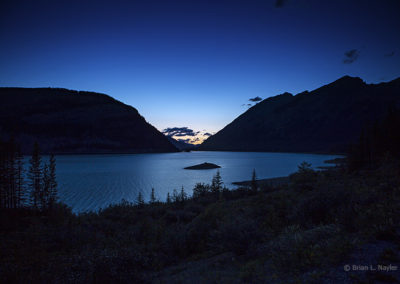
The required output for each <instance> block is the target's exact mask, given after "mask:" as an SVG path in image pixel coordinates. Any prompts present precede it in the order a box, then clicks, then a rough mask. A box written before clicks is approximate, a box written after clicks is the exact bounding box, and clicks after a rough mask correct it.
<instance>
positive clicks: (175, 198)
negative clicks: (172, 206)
mask: <svg viewBox="0 0 400 284" xmlns="http://www.w3.org/2000/svg"><path fill="white" fill-rule="evenodd" d="M172 201H173V202H174V203H177V202H179V194H178V191H177V190H176V189H175V188H174V190H173V191H172Z"/></svg>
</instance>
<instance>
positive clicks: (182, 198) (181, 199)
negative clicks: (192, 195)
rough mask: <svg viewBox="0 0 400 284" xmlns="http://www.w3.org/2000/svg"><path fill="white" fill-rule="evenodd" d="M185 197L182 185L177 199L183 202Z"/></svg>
mask: <svg viewBox="0 0 400 284" xmlns="http://www.w3.org/2000/svg"><path fill="white" fill-rule="evenodd" d="M186 199H187V194H186V192H185V190H184V189H183V186H182V189H181V193H180V194H179V201H180V202H182V203H183V202H185V200H186Z"/></svg>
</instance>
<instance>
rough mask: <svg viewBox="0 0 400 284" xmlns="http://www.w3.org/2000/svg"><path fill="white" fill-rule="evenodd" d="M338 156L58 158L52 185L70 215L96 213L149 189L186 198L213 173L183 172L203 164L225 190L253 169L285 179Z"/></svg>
mask: <svg viewBox="0 0 400 284" xmlns="http://www.w3.org/2000/svg"><path fill="white" fill-rule="evenodd" d="M335 157H337V156H332V155H314V154H293V153H256V152H180V153H163V154H130V155H62V156H57V157H56V159H57V181H58V184H59V197H60V199H61V201H63V202H65V203H66V204H68V205H69V206H72V208H73V210H74V211H75V212H82V211H86V210H97V209H99V208H102V207H106V206H108V205H109V204H111V203H117V202H120V201H121V200H122V199H126V200H128V201H132V202H133V201H135V200H136V198H137V195H138V192H139V191H141V192H142V194H143V196H144V198H145V200H148V199H149V197H150V192H151V188H154V189H155V192H156V196H157V197H158V198H159V199H160V200H165V198H166V196H167V192H171V193H172V191H173V189H177V190H180V189H181V188H182V186H183V187H184V190H185V191H186V192H187V193H188V194H189V195H191V194H192V192H193V191H192V189H193V187H194V185H195V184H196V183H197V182H204V183H210V182H211V179H212V177H213V175H214V174H215V173H216V172H217V169H211V170H184V169H183V168H184V167H187V166H192V165H196V164H200V163H204V162H209V163H214V164H217V165H220V166H221V169H219V170H220V173H221V176H222V179H223V182H224V184H225V186H227V187H229V188H234V186H233V185H232V182H235V181H242V180H249V179H251V175H252V171H253V169H255V170H256V173H257V177H258V178H270V177H280V176H286V175H288V174H290V173H293V172H295V171H296V170H297V166H298V165H299V164H300V163H301V162H303V161H307V162H309V163H311V164H312V165H313V167H317V166H322V165H324V163H323V162H324V161H325V160H327V159H332V158H335Z"/></svg>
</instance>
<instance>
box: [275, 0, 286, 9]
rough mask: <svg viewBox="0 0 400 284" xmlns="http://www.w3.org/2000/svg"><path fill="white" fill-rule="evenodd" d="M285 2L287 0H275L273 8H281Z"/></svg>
mask: <svg viewBox="0 0 400 284" xmlns="http://www.w3.org/2000/svg"><path fill="white" fill-rule="evenodd" d="M286 3H287V0H276V1H275V8H282V7H283V6H285V4H286Z"/></svg>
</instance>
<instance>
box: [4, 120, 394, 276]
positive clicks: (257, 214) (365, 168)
mask: <svg viewBox="0 0 400 284" xmlns="http://www.w3.org/2000/svg"><path fill="white" fill-rule="evenodd" d="M399 121H400V120H397V122H399ZM398 125H399V124H398ZM379 129H385V128H384V127H380V128H379ZM396 129H400V128H396ZM371 133H372V134H371V135H370V136H364V137H363V138H362V139H360V145H361V144H362V145H371V144H370V143H369V142H368V143H366V142H365V141H371V139H372V138H371V137H375V138H374V139H375V140H374V141H378V142H379V141H385V143H386V142H388V141H387V139H386V140H382V139H381V138H379V137H380V136H379V135H377V134H376V132H371ZM397 133H398V132H397ZM382 135H383V134H382ZM385 137H387V136H385ZM370 138H371V139H370ZM398 138H399V137H398V135H396V136H395V137H392V138H390V139H398ZM388 139H389V138H388ZM378 142H376V143H378ZM382 144H384V143H383V142H382ZM386 144H387V145H388V146H382V147H386V148H382V149H379V150H380V153H382V154H379V155H378V154H377V153H378V152H377V151H375V152H374V153H375V154H374V155H371V150H373V149H374V148H371V147H369V146H368V147H366V146H365V147H363V148H362V151H360V149H361V148H360V147H361V146H360V147H355V149H356V150H357V151H353V152H350V154H349V163H347V164H346V163H345V164H342V165H338V166H336V167H334V168H332V169H328V170H325V171H314V170H313V169H312V168H311V167H310V165H308V164H307V163H303V164H301V165H300V166H299V170H298V172H296V173H294V174H292V175H291V176H290V178H289V182H288V183H279V184H275V185H274V184H270V183H264V184H263V185H262V186H260V184H258V183H257V181H256V178H255V173H254V174H253V179H252V182H250V183H249V186H248V187H240V188H238V189H237V190H227V189H226V188H224V187H223V185H222V181H221V179H220V177H219V175H216V176H215V177H214V178H213V180H212V183H211V185H205V184H198V185H197V186H196V188H195V189H194V193H193V196H192V197H191V198H188V197H187V196H186V195H185V193H184V192H183V191H182V192H180V193H179V192H177V191H176V192H174V193H173V194H172V196H169V197H168V199H167V202H159V201H157V200H156V199H155V196H154V192H153V193H152V196H151V199H150V200H151V202H150V203H148V204H145V203H144V201H143V197H142V196H139V197H138V202H137V203H129V202H126V201H123V202H121V203H120V204H118V205H113V206H110V207H108V208H106V209H104V210H101V211H100V212H91V213H84V214H79V215H76V214H73V213H72V211H71V208H68V207H67V206H66V205H64V204H61V203H55V204H53V205H52V206H49V207H45V208H44V209H43V208H41V207H35V206H30V207H19V208H11V207H5V208H2V209H1V210H0V279H1V280H2V282H4V283H13V282H38V281H40V282H85V283H86V282H129V283H144V282H155V283H176V282H178V283H179V282H186V283H187V282H218V283H237V282H246V283H258V282H266V283H270V282H278V283H290V282H303V283H322V282H327V283H346V282H347V283H353V282H354V283H374V282H378V281H380V282H391V283H393V282H396V281H397V282H398V281H399V280H400V278H399V272H400V271H399V265H400V263H399V249H400V230H399V221H400V220H399V219H400V157H399V153H400V151H399V149H398V148H397V145H399V144H398V143H397V142H396V143H386ZM366 157H368V159H366ZM33 192H35V191H33ZM33 197H35V195H33ZM360 251H361V252H363V253H360ZM376 264H380V265H389V264H391V265H394V266H396V267H397V268H396V269H394V271H391V272H387V271H353V270H351V271H345V270H344V267H345V266H344V265H376Z"/></svg>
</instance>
